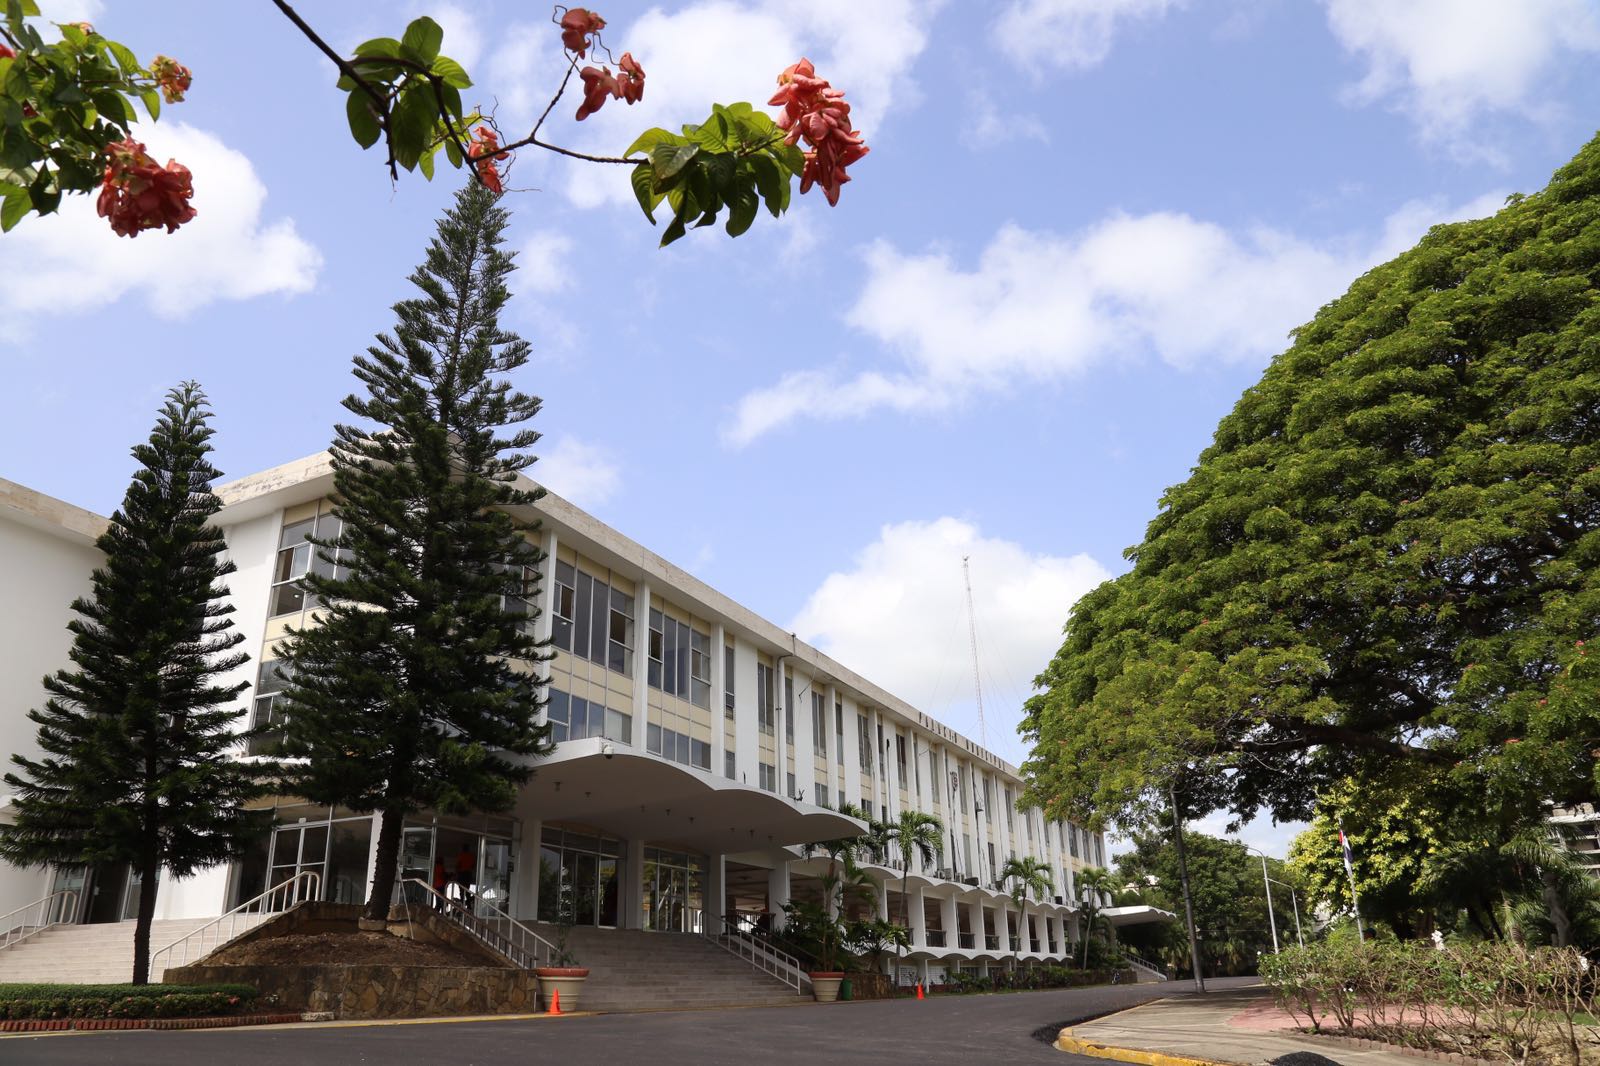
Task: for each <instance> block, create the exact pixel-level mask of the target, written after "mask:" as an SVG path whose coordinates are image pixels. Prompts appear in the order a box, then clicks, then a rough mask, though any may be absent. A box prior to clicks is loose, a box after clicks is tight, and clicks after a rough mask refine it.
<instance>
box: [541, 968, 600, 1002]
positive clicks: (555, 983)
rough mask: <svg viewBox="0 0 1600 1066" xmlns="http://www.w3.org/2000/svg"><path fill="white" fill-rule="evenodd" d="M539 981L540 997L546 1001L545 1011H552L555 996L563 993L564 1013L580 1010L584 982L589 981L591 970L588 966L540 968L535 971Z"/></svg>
mask: <svg viewBox="0 0 1600 1066" xmlns="http://www.w3.org/2000/svg"><path fill="white" fill-rule="evenodd" d="M533 975H534V976H535V977H537V978H538V979H539V997H540V998H541V999H542V1000H543V1001H544V1009H545V1010H549V1009H550V1002H551V999H552V998H553V995H554V994H555V993H557V992H559V993H561V1010H562V1013H566V1012H567V1011H571V1010H577V1009H578V1000H579V997H580V996H581V995H582V994H583V982H585V981H587V980H588V979H589V969H588V967H586V966H540V967H539V968H538V969H536V970H534V971H533Z"/></svg>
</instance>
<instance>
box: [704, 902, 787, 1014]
mask: <svg viewBox="0 0 1600 1066" xmlns="http://www.w3.org/2000/svg"><path fill="white" fill-rule="evenodd" d="M722 925H723V931H722V932H720V933H713V932H712V931H711V930H710V928H709V927H708V928H707V929H706V930H705V932H703V933H701V934H700V935H701V936H703V937H705V938H706V939H707V940H709V941H711V942H712V943H713V944H715V945H717V946H718V947H720V948H722V949H723V950H724V951H727V952H729V953H731V954H733V955H734V956H736V957H738V958H741V959H743V960H744V961H746V962H748V963H749V964H750V965H751V966H754V967H755V968H756V969H758V970H760V971H761V972H762V973H765V974H770V975H771V976H773V977H776V978H777V979H778V980H780V981H782V982H783V983H784V984H786V985H788V986H789V987H790V988H792V989H794V990H795V993H796V994H798V995H805V991H806V990H805V986H806V985H808V984H810V983H811V977H810V975H809V974H807V973H806V972H805V970H803V969H801V967H800V960H799V959H797V958H795V957H794V956H793V955H790V954H789V953H788V952H786V951H781V950H779V949H778V948H775V947H773V946H772V945H771V944H769V943H766V942H765V941H762V940H759V939H757V938H756V937H753V936H751V935H749V934H748V933H745V932H743V931H742V930H740V929H739V928H738V926H736V925H734V924H733V923H731V922H729V921H728V919H727V918H726V917H724V918H723V919H722Z"/></svg>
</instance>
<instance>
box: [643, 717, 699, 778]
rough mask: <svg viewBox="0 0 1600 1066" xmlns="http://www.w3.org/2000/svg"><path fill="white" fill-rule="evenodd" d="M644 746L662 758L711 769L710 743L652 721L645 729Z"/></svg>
mask: <svg viewBox="0 0 1600 1066" xmlns="http://www.w3.org/2000/svg"><path fill="white" fill-rule="evenodd" d="M645 748H646V749H647V750H648V751H649V752H650V753H651V754H652V755H659V756H661V757H662V758H663V759H671V760H672V761H673V762H679V763H682V764H683V765H685V766H698V767H699V768H700V769H702V770H709V769H711V745H710V744H707V743H706V742H705V741H703V740H695V739H694V738H693V737H691V736H689V735H688V734H687V733H680V732H678V731H677V730H675V729H663V728H662V727H661V726H659V725H656V724H655V723H654V722H651V723H650V728H649V729H648V730H647V731H646V738H645Z"/></svg>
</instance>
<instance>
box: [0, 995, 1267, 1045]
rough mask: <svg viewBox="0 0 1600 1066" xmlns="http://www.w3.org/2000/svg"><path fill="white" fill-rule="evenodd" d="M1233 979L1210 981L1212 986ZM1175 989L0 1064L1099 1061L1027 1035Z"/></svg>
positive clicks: (91, 1040)
mask: <svg viewBox="0 0 1600 1066" xmlns="http://www.w3.org/2000/svg"><path fill="white" fill-rule="evenodd" d="M1239 983H1240V982H1237V981H1234V982H1217V984H1218V985H1219V987H1223V986H1228V985H1234V986H1237V985H1238V984H1239ZM1189 987H1190V986H1189V985H1188V984H1187V983H1173V984H1166V985H1114V986H1109V987H1104V988H1081V989H1069V990H1062V991H1052V992H1021V993H1014V994H1009V995H992V996H941V997H938V998H935V999H929V1000H924V1001H921V1002H918V1001H916V1000H890V1001H880V1002H863V1003H840V1004H837V1005H835V1006H818V1005H815V1004H813V1005H810V1006H796V1007H760V1008H752V1009H745V1010H706V1011H672V1012H658V1013H646V1014H609V1015H597V1016H594V1017H589V1018H565V1019H544V1018H540V1019H531V1020H523V1021H490V1022H462V1023H427V1024H413V1025H370V1026H365V1025H364V1026H331V1025H325V1026H306V1027H298V1028H281V1027H280V1028H261V1029H220V1030H200V1031H192V1032H126V1033H82V1034H62V1035H53V1036H38V1037H11V1038H5V1039H0V1062H3V1063H5V1064H6V1066H33V1064H35V1063H51V1064H60V1066H67V1064H74V1066H76V1064H79V1063H116V1064H118V1066H124V1064H126V1066H145V1064H148V1066H173V1064H179V1066H190V1064H192V1066H201V1064H210V1063H221V1064H224V1066H285V1064H289V1066H333V1064H340V1066H342V1064H346V1063H372V1064H381V1066H410V1064H412V1063H426V1064H434V1063H439V1064H450V1066H458V1064H459V1066H466V1064H481V1066H509V1064H513V1063H515V1064H522V1063H529V1062H547V1063H564V1064H565V1063H570V1064H574V1066H582V1064H588V1063H599V1064H602V1066H636V1064H647V1066H658V1064H674V1063H730V1064H739V1066H779V1064H788V1063H795V1064H804V1066H816V1064H817V1063H819V1062H826V1063H830V1064H831V1063H872V1064H874V1066H885V1064H888V1063H894V1062H916V1063H919V1064H920V1063H927V1064H945V1063H949V1064H958V1063H959V1064H961V1066H976V1064H986V1063H1006V1064H1008V1066H1009V1064H1012V1063H1019V1064H1020V1063H1053V1064H1055V1066H1065V1064H1067V1063H1071V1062H1080V1063H1091V1062H1092V1063H1098V1064H1099V1066H1104V1063H1103V1062H1102V1061H1101V1060H1098V1059H1080V1058H1077V1057H1076V1056H1069V1055H1064V1054H1062V1053H1061V1052H1059V1051H1056V1050H1055V1049H1054V1048H1052V1047H1051V1046H1050V1045H1049V1044H1048V1043H1046V1042H1044V1041H1041V1040H1040V1039H1038V1038H1037V1037H1036V1036H1035V1033H1036V1032H1048V1033H1049V1034H1050V1035H1051V1037H1052V1038H1053V1036H1054V1033H1055V1031H1056V1030H1057V1029H1059V1028H1061V1026H1063V1025H1070V1024H1073V1023H1075V1022H1079V1021H1082V1020H1083V1019H1085V1018H1089V1017H1094V1016H1097V1015H1101V1014H1105V1013H1109V1012H1110V1011H1114V1010H1120V1009H1122V1008H1123V1007H1130V1006H1133V1005H1134V1004H1136V1003H1141V1002H1144V1001H1146V1000H1150V999H1156V998H1159V997H1162V996H1170V995H1176V994H1187V990H1188V989H1189Z"/></svg>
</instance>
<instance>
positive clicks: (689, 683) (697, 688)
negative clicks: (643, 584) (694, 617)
mask: <svg viewBox="0 0 1600 1066" xmlns="http://www.w3.org/2000/svg"><path fill="white" fill-rule="evenodd" d="M649 669H650V677H649V682H650V687H651V688H657V689H660V690H661V691H662V692H665V693H668V694H669V695H673V696H677V697H678V698H679V699H685V700H688V701H689V702H690V703H693V704H694V705H695V706H696V707H710V706H711V637H710V635H709V634H707V633H702V632H701V631H700V630H698V629H695V628H694V627H693V626H691V625H689V624H688V623H686V622H680V621H678V620H677V619H675V618H668V617H667V616H666V615H664V614H662V613H661V612H660V611H658V610H655V609H654V608H652V609H651V611H650V668H649Z"/></svg>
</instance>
